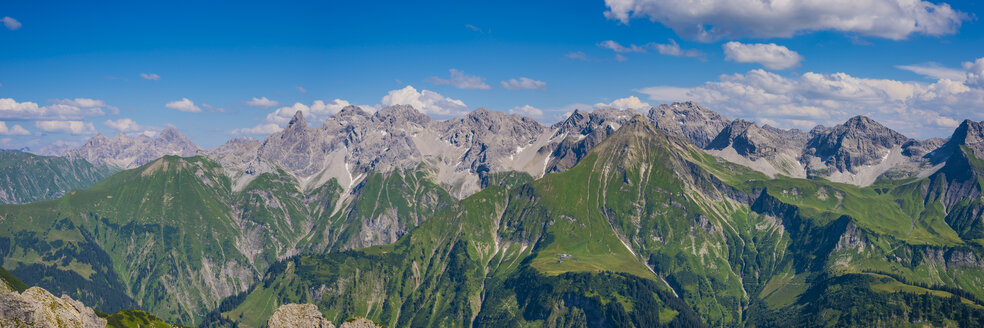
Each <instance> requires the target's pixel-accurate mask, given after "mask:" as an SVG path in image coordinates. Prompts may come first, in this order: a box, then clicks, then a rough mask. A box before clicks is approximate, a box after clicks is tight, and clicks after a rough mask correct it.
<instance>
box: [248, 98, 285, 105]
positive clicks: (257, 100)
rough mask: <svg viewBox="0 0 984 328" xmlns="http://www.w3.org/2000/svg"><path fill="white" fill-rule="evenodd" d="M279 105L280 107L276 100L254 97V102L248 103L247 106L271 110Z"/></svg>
mask: <svg viewBox="0 0 984 328" xmlns="http://www.w3.org/2000/svg"><path fill="white" fill-rule="evenodd" d="M277 105H280V103H278V102H276V101H274V100H270V99H267V97H263V98H256V97H253V99H252V100H249V101H247V102H246V106H250V107H259V108H270V107H274V106H277Z"/></svg>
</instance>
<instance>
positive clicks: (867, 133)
mask: <svg viewBox="0 0 984 328" xmlns="http://www.w3.org/2000/svg"><path fill="white" fill-rule="evenodd" d="M908 140H909V138H906V136H904V135H902V134H901V133H898V132H895V131H893V130H892V129H889V128H887V127H885V126H884V125H881V124H879V123H878V122H875V121H874V120H872V119H870V118H867V117H864V116H855V117H853V118H851V119H849V120H847V122H845V123H844V124H842V125H838V126H835V127H833V128H831V129H828V130H825V131H820V130H816V131H815V132H814V133H813V136H812V138H810V141H809V142H807V145H806V149H805V150H804V156H814V157H817V158H818V159H820V161H821V162H823V163H824V164H826V166H827V167H829V168H833V169H836V170H838V171H849V172H854V173H856V172H857V170H858V168H859V167H860V166H863V165H874V164H877V163H878V162H879V161H880V160H881V159H882V158H883V157H884V156H886V154H888V152H889V151H890V150H892V149H893V148H897V147H901V146H902V144H904V143H905V142H906V141H908Z"/></svg>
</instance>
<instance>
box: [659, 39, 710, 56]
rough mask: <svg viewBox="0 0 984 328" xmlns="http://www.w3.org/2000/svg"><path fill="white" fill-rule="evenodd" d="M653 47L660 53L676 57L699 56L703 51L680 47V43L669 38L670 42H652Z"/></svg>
mask: <svg viewBox="0 0 984 328" xmlns="http://www.w3.org/2000/svg"><path fill="white" fill-rule="evenodd" d="M652 46H653V48H656V51H657V52H659V53H660V54H661V55H669V56H677V57H681V56H682V57H700V56H703V55H704V53H703V52H700V51H699V50H696V49H681V48H680V45H679V44H677V42H676V40H673V39H670V43H666V44H663V43H652Z"/></svg>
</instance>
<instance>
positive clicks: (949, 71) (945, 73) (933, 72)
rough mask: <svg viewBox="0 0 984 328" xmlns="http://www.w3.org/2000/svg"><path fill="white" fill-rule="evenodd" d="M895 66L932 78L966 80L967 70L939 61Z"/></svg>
mask: <svg viewBox="0 0 984 328" xmlns="http://www.w3.org/2000/svg"><path fill="white" fill-rule="evenodd" d="M895 67H896V68H898V69H903V70H907V71H910V72H913V73H916V74H919V75H923V76H926V77H930V78H933V79H948V80H953V81H960V82H963V81H965V80H967V72H965V71H963V70H960V69H955V68H948V67H944V66H943V65H940V64H939V63H925V64H916V65H899V66H895Z"/></svg>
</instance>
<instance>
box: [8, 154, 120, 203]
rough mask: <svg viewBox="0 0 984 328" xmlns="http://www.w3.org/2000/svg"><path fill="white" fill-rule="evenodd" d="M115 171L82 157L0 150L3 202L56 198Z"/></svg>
mask: <svg viewBox="0 0 984 328" xmlns="http://www.w3.org/2000/svg"><path fill="white" fill-rule="evenodd" d="M115 172H116V171H115V170H113V169H111V168H108V167H102V166H96V165H93V164H91V163H89V162H87V161H86V160H84V159H81V158H64V157H51V156H38V155H34V154H31V153H26V152H22V151H18V150H0V203H2V204H23V203H30V202H36V201H42V200H48V199H55V198H58V197H60V196H61V195H64V194H65V193H67V192H69V191H71V190H77V189H85V188H88V187H89V186H91V185H93V184H95V183H96V182H99V181H100V180H102V179H103V178H105V177H107V176H109V175H110V174H113V173H115Z"/></svg>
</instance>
